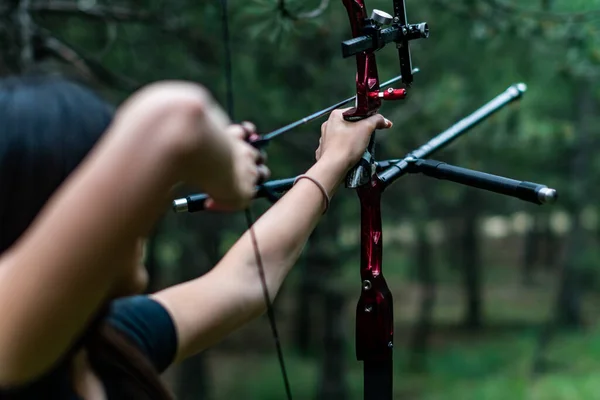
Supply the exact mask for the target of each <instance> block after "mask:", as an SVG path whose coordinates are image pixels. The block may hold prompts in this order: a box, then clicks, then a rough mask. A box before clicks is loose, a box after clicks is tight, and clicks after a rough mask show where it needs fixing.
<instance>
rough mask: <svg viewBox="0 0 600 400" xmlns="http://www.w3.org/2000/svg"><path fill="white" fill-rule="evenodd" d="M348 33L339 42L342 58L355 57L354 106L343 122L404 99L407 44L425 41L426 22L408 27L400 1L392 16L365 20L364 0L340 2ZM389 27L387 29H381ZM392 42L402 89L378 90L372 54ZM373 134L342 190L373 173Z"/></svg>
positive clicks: (410, 77)
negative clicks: (344, 13)
mask: <svg viewBox="0 0 600 400" xmlns="http://www.w3.org/2000/svg"><path fill="white" fill-rule="evenodd" d="M342 1H343V3H344V6H345V7H346V11H347V12H348V18H349V19H350V28H351V30H352V39H350V40H346V41H344V42H342V56H343V57H344V58H347V57H350V56H356V105H355V107H354V108H352V109H350V110H348V111H346V112H345V113H344V119H345V120H347V121H360V120H361V119H364V118H368V117H370V116H371V115H373V114H375V113H377V111H379V108H380V107H381V101H382V100H401V99H404V98H406V96H407V88H408V87H410V85H411V83H412V82H413V74H412V60H411V56H410V45H409V41H411V40H414V39H421V38H428V37H429V26H428V25H427V23H425V22H422V23H420V24H415V25H409V24H408V23H407V22H406V6H405V4H404V0H394V16H391V15H390V14H388V13H386V12H385V11H381V10H373V12H372V13H371V17H370V18H368V17H367V8H366V6H365V2H364V0H342ZM387 25H390V26H389V27H387V28H384V26H387ZM392 42H393V43H396V48H397V49H398V57H399V59H400V73H401V75H402V83H403V84H404V86H405V88H403V89H394V88H388V89H386V90H384V91H382V90H380V89H381V88H380V86H379V75H378V72H377V61H376V60H375V52H376V51H377V50H380V49H382V48H383V47H384V46H385V45H386V44H388V43H392ZM374 146H375V135H373V136H372V137H371V142H370V143H369V146H368V148H367V149H366V151H365V154H364V155H363V157H362V159H361V160H360V161H359V163H358V164H357V165H356V167H354V168H353V169H352V170H351V171H350V172H349V173H348V176H347V177H346V187H348V188H353V189H356V188H358V187H360V186H363V185H365V184H367V183H368V182H369V180H370V178H371V175H372V173H373V171H374V161H373V160H374Z"/></svg>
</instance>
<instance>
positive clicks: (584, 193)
mask: <svg viewBox="0 0 600 400" xmlns="http://www.w3.org/2000/svg"><path fill="white" fill-rule="evenodd" d="M578 84H579V85H578V91H579V93H578V94H579V95H578V96H577V101H574V102H573V103H574V104H575V113H576V115H577V119H578V124H577V125H578V126H577V137H576V139H575V140H576V142H575V152H574V154H573V161H572V164H571V180H570V183H571V185H572V189H573V199H572V200H573V201H572V202H571V204H570V207H569V208H570V213H569V214H570V215H571V217H572V220H573V226H572V230H571V233H570V235H569V238H568V239H567V250H566V257H565V261H564V264H563V267H562V270H561V277H560V279H561V281H560V283H561V285H560V289H559V292H558V298H557V305H556V318H557V323H558V324H559V326H563V327H578V326H580V325H581V324H582V316H581V295H582V293H581V291H582V290H581V288H580V284H579V281H580V279H581V272H580V270H579V265H578V258H579V257H580V256H581V255H582V254H584V253H585V252H586V244H585V232H584V229H583V227H582V226H581V222H580V218H579V217H580V210H582V209H583V208H584V207H585V205H586V204H587V202H588V193H589V190H588V189H589V182H588V178H587V177H588V175H589V171H590V170H591V168H592V162H591V161H592V158H591V155H592V154H593V149H592V147H593V138H592V129H594V121H593V118H594V115H595V112H596V110H595V101H594V92H593V85H592V82H591V81H590V80H589V79H582V80H580V81H579V82H578Z"/></svg>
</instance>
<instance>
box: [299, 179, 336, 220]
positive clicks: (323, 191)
mask: <svg viewBox="0 0 600 400" xmlns="http://www.w3.org/2000/svg"><path fill="white" fill-rule="evenodd" d="M300 179H308V180H309V181H311V182H312V183H314V184H315V185H317V187H318V188H319V189H320V190H321V193H323V197H324V198H325V211H323V214H325V213H326V212H327V210H329V202H330V201H331V199H330V198H329V195H328V194H327V190H325V187H324V186H323V185H321V182H319V181H318V180H316V179H315V178H312V177H310V176H308V175H300V176H299V177H297V178H296V180H295V181H294V186H295V185H296V183H298V181H299V180H300Z"/></svg>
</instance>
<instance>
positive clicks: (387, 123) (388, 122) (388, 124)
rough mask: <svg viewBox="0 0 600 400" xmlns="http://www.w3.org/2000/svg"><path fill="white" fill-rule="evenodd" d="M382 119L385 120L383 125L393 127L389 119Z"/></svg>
mask: <svg viewBox="0 0 600 400" xmlns="http://www.w3.org/2000/svg"><path fill="white" fill-rule="evenodd" d="M383 119H385V123H386V125H387V126H388V128H391V127H392V125H394V124H393V123H392V121H390V120H389V119H387V118H385V117H384V118H383Z"/></svg>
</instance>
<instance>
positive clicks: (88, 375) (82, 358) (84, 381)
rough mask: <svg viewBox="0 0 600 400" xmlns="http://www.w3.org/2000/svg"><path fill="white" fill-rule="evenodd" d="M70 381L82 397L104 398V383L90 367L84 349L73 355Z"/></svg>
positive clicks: (88, 398)
mask: <svg viewBox="0 0 600 400" xmlns="http://www.w3.org/2000/svg"><path fill="white" fill-rule="evenodd" d="M71 382H73V389H74V390H75V392H76V393H77V394H78V395H79V397H81V398H82V399H86V400H106V391H105V390H104V385H103V384H102V381H101V380H100V378H99V377H98V375H96V373H95V372H94V370H93V369H92V366H91V364H90V361H89V359H88V354H87V351H86V350H85V349H82V350H80V351H79V352H78V353H77V354H76V355H75V357H73V364H72V368H71Z"/></svg>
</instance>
